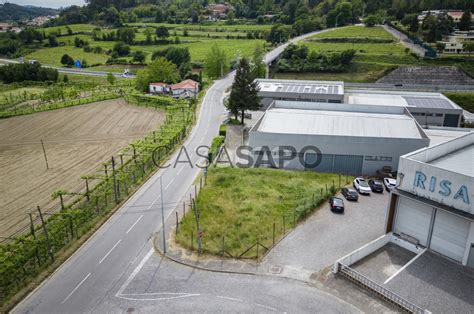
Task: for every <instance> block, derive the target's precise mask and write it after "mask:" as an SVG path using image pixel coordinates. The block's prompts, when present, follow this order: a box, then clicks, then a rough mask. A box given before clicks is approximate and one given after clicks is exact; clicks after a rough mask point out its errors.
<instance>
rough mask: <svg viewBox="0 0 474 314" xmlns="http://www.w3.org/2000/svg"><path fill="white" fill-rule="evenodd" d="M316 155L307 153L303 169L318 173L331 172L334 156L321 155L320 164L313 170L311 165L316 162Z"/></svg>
mask: <svg viewBox="0 0 474 314" xmlns="http://www.w3.org/2000/svg"><path fill="white" fill-rule="evenodd" d="M317 157H318V156H317V155H316V154H315V153H307V154H306V155H305V159H304V160H305V168H308V167H311V168H308V169H309V170H314V171H319V172H332V162H333V158H334V155H332V154H321V162H320V163H319V165H317V166H316V167H315V168H313V167H312V166H311V165H313V164H315V163H316V161H317ZM306 165H308V166H306Z"/></svg>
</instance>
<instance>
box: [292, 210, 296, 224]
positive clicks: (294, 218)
mask: <svg viewBox="0 0 474 314" xmlns="http://www.w3.org/2000/svg"><path fill="white" fill-rule="evenodd" d="M295 226H296V207H295V208H294V209H293V228H294V227H295Z"/></svg>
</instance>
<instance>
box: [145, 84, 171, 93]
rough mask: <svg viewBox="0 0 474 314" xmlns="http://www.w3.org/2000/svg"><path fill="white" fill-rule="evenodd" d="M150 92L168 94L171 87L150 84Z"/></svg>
mask: <svg viewBox="0 0 474 314" xmlns="http://www.w3.org/2000/svg"><path fill="white" fill-rule="evenodd" d="M148 90H149V91H150V94H155V95H160V94H167V93H169V92H170V86H169V85H168V84H166V83H150V85H149V86H148Z"/></svg>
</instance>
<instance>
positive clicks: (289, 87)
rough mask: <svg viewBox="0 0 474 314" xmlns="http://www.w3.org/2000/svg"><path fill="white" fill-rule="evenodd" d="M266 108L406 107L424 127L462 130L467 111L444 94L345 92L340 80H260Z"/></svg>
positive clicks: (259, 94) (262, 97) (262, 101)
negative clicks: (289, 104)
mask: <svg viewBox="0 0 474 314" xmlns="http://www.w3.org/2000/svg"><path fill="white" fill-rule="evenodd" d="M257 82H258V83H259V87H260V91H259V93H258V96H259V97H260V98H261V103H262V106H263V107H264V108H266V107H268V106H269V105H270V104H271V103H272V102H273V101H276V100H288V101H305V102H318V103H346V104H351V105H356V104H360V105H377V106H400V107H405V108H407V109H408V111H409V112H410V113H411V114H412V115H413V117H414V118H415V119H416V120H417V121H418V123H419V124H420V125H429V126H446V127H459V125H460V123H461V117H462V114H463V110H462V108H461V107H459V106H458V105H457V104H455V103H454V102H453V101H451V100H449V99H448V98H447V97H446V96H444V95H443V94H441V93H426V92H403V91H373V90H360V89H357V90H347V91H346V90H345V89H344V82H338V81H298V80H295V81H290V80H272V79H257Z"/></svg>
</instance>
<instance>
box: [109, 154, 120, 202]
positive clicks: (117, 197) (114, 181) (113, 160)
mask: <svg viewBox="0 0 474 314" xmlns="http://www.w3.org/2000/svg"><path fill="white" fill-rule="evenodd" d="M111 159H112V179H113V183H114V197H115V203H116V204H118V203H119V199H120V195H119V191H118V189H117V178H116V177H115V158H114V156H112V158H111Z"/></svg>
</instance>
